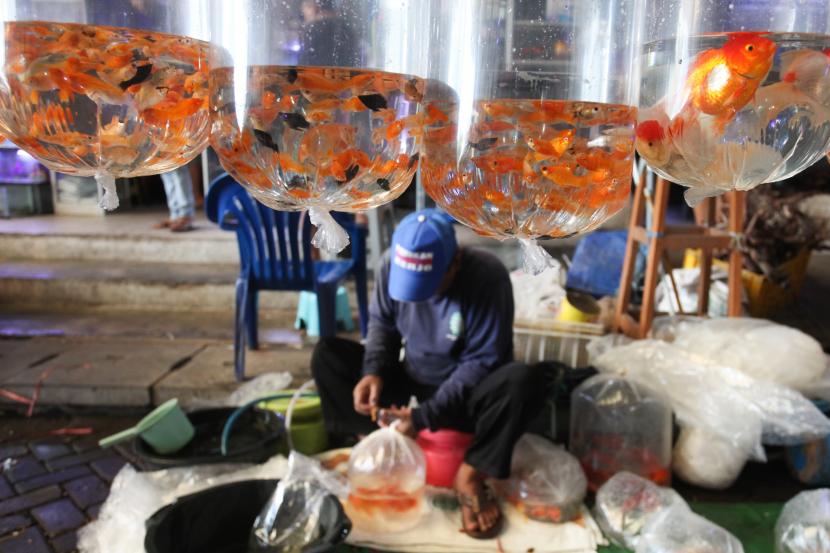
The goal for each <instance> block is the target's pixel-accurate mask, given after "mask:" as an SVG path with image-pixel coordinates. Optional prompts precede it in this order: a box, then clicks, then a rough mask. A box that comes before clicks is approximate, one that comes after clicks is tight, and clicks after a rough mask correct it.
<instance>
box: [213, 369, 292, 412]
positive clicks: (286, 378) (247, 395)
mask: <svg viewBox="0 0 830 553" xmlns="http://www.w3.org/2000/svg"><path fill="white" fill-rule="evenodd" d="M292 380H293V377H292V376H291V373H288V372H281V373H265V374H263V375H260V376H258V377H256V378H254V379H253V380H250V381H248V382H246V383H244V384H242V385H241V386H239V387H238V388H237V389H236V390H234V392H233V393H231V395H229V396H228V399H227V400H226V401H225V405H227V406H229V407H242V406H243V405H247V404H248V403H249V402H251V401H254V400H255V399H259V398H261V397H266V396H269V395H272V394H274V393H275V392H279V391H280V390H285V389H286V388H288V387H289V386H291V381H292Z"/></svg>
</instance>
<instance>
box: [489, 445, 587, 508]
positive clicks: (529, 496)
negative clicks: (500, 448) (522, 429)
mask: <svg viewBox="0 0 830 553" xmlns="http://www.w3.org/2000/svg"><path fill="white" fill-rule="evenodd" d="M587 489H588V482H587V480H586V479H585V473H584V472H582V467H580V466H579V461H577V460H576V458H575V457H574V456H573V455H571V454H570V453H568V452H567V451H565V449H564V448H562V447H560V446H557V445H555V444H553V443H551V442H550V441H548V440H547V439H545V438H542V437H541V436H535V435H533V434H525V435H524V436H522V438H521V439H520V440H519V442H518V443H517V444H516V447H515V449H514V450H513V461H512V464H511V471H510V478H509V479H508V480H506V481H504V482H502V483H501V484H500V491H501V492H502V494H503V496H504V498H505V499H506V500H507V501H508V502H509V503H510V504H511V505H513V506H514V507H516V509H518V510H519V511H520V512H522V513H523V514H524V515H526V516H527V517H528V518H531V519H533V520H539V521H541V522H554V523H559V522H567V521H570V520H573V519H575V518H577V517H578V516H579V515H580V509H581V506H582V501H583V499H585V493H586V492H587Z"/></svg>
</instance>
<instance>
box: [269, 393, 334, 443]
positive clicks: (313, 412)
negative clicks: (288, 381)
mask: <svg viewBox="0 0 830 553" xmlns="http://www.w3.org/2000/svg"><path fill="white" fill-rule="evenodd" d="M295 391H296V390H282V391H281V392H280V393H282V392H285V393H286V394H288V395H291V394H293V393H294V392H295ZM289 403H291V399H290V398H286V399H274V400H271V401H265V402H262V403H260V404H259V407H260V408H261V409H269V410H271V411H275V412H277V413H279V414H281V415H282V416H285V414H286V412H287V411H288V404H289ZM290 432H291V440H292V441H293V442H294V449H296V450H297V451H299V452H300V453H303V454H305V455H315V454H317V453H320V452H323V451H325V450H326V449H327V448H328V443H329V442H328V435H327V434H326V425H325V422H324V421H323V408H322V406H321V405H320V398H319V397H301V398H299V399H298V400H297V404H296V405H295V406H294V413H293V414H292V415H291V429H290ZM284 448H285V449H284V451H282V453H286V454H287V453H288V444H287V443H286V444H284Z"/></svg>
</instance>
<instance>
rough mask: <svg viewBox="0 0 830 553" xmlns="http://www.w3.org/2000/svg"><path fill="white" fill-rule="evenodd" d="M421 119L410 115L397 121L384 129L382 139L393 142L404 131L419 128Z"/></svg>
mask: <svg viewBox="0 0 830 553" xmlns="http://www.w3.org/2000/svg"><path fill="white" fill-rule="evenodd" d="M422 121H423V118H422V117H421V116H420V115H410V116H408V117H404V118H403V119H398V120H397V121H395V122H394V123H392V124H391V125H389V126H388V127H386V131H385V132H384V137H385V138H386V140H389V141H391V140H394V139H396V138H398V137H399V136H400V135H401V133H402V132H403V131H404V129H412V128H415V127H418V126H420V124H421V122H422Z"/></svg>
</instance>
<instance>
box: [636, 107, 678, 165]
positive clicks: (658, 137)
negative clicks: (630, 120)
mask: <svg viewBox="0 0 830 553" xmlns="http://www.w3.org/2000/svg"><path fill="white" fill-rule="evenodd" d="M636 137H637V139H636V146H637V151H638V152H640V155H641V156H643V158H645V160H646V161H648V162H649V163H650V164H652V165H654V166H655V167H662V166H663V165H665V164H667V163H668V162H669V158H670V157H671V148H670V146H669V143H668V140H667V138H668V137H667V136H666V132H665V131H664V130H663V127H662V126H661V125H660V123H659V122H657V121H656V120H655V119H649V120H648V121H643V122H642V123H638V124H637V134H636Z"/></svg>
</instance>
